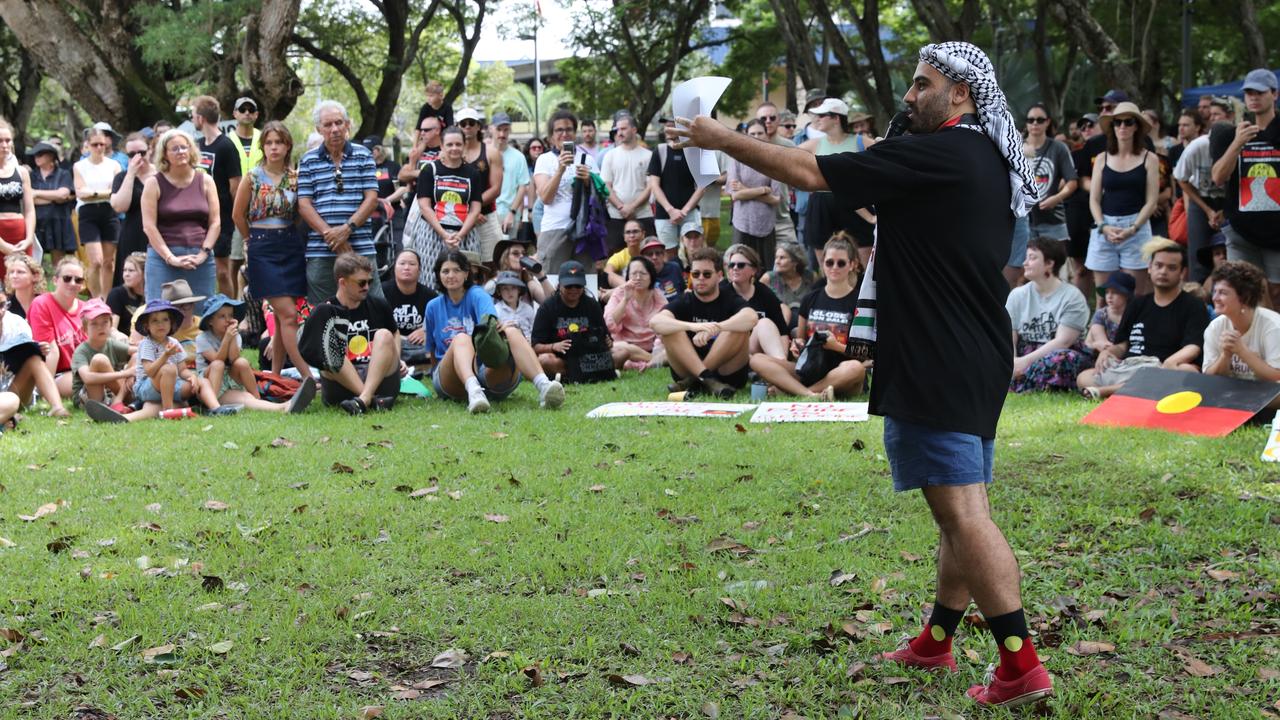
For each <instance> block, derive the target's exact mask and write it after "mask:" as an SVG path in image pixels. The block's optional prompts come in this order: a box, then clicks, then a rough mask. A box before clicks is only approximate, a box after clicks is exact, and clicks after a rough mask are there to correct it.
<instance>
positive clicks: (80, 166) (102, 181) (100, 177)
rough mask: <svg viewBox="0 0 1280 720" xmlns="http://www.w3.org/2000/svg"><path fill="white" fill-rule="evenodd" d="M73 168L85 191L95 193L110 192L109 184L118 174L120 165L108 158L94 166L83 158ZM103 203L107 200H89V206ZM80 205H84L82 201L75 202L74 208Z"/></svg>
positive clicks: (87, 159)
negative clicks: (77, 173) (78, 174)
mask: <svg viewBox="0 0 1280 720" xmlns="http://www.w3.org/2000/svg"><path fill="white" fill-rule="evenodd" d="M75 168H76V171H78V172H79V173H80V179H81V180H83V181H84V187H85V189H87V190H91V191H93V192H97V193H109V192H111V183H112V181H114V180H115V179H116V175H117V174H118V173H119V172H120V164H119V163H117V162H116V161H115V160H112V159H111V158H109V157H104V158H102V162H100V163H98V164H96V165H95V164H94V163H93V162H92V161H90V160H89V158H85V159H83V160H80V161H78V162H77V163H76V164H75ZM104 202H108V199H106V198H104V199H102V200H91V201H90V202H89V204H93V203H104ZM82 205H85V202H84V201H83V200H77V201H76V207H81V206H82Z"/></svg>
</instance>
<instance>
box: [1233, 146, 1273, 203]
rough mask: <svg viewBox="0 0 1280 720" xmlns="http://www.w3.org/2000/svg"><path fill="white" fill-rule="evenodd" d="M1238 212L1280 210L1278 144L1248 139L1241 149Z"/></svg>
mask: <svg viewBox="0 0 1280 720" xmlns="http://www.w3.org/2000/svg"><path fill="white" fill-rule="evenodd" d="M1239 163H1240V205H1239V208H1240V212H1242V213H1244V212H1277V211H1280V147H1276V145H1274V144H1273V143H1270V142H1266V141H1262V142H1257V141H1254V142H1248V143H1245V146H1244V148H1242V149H1241V150H1240V160H1239Z"/></svg>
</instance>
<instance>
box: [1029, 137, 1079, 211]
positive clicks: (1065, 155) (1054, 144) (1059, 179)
mask: <svg viewBox="0 0 1280 720" xmlns="http://www.w3.org/2000/svg"><path fill="white" fill-rule="evenodd" d="M1027 163H1028V164H1029V165H1030V166H1031V173H1032V179H1033V183H1034V184H1033V186H1032V189H1033V190H1034V191H1035V194H1036V202H1037V203H1038V202H1040V201H1041V200H1044V199H1045V198H1048V197H1049V196H1050V195H1055V194H1057V192H1058V191H1059V190H1060V189H1061V188H1062V183H1063V182H1071V181H1072V180H1075V179H1076V166H1075V163H1073V162H1072V160H1071V151H1070V150H1068V149H1067V146H1066V145H1063V144H1062V143H1060V142H1058V141H1057V140H1054V139H1053V138H1048V139H1047V140H1045V143H1044V145H1041V146H1040V149H1039V150H1037V151H1036V154H1035V157H1031V158H1027ZM1065 222H1067V209H1066V207H1064V206H1063V203H1058V204H1057V205H1055V206H1054V207H1053V208H1052V209H1051V210H1041V209H1040V208H1039V207H1036V208H1035V209H1033V210H1032V211H1031V224H1032V225H1062V224H1064V223H1065Z"/></svg>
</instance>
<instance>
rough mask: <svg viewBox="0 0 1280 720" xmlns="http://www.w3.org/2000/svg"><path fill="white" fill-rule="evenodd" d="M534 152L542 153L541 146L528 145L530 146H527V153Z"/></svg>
mask: <svg viewBox="0 0 1280 720" xmlns="http://www.w3.org/2000/svg"><path fill="white" fill-rule="evenodd" d="M534 150H537V151H538V152H542V146H541V145H530V146H529V152H533V151H534Z"/></svg>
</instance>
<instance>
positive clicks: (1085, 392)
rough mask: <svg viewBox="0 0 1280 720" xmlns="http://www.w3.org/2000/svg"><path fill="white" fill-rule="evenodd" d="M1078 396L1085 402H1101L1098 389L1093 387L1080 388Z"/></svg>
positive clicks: (1100, 394)
mask: <svg viewBox="0 0 1280 720" xmlns="http://www.w3.org/2000/svg"><path fill="white" fill-rule="evenodd" d="M1080 395H1081V396H1083V397H1084V399H1085V400H1092V401H1094V402H1098V401H1100V400H1102V393H1101V392H1099V390H1098V388H1096V387H1093V386H1089V387H1082V388H1080Z"/></svg>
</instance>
